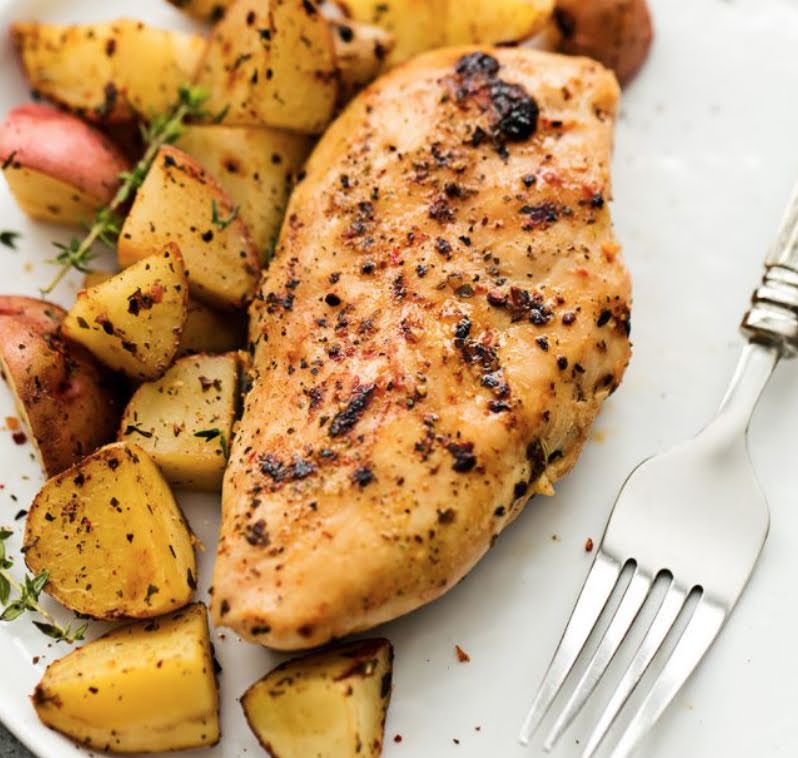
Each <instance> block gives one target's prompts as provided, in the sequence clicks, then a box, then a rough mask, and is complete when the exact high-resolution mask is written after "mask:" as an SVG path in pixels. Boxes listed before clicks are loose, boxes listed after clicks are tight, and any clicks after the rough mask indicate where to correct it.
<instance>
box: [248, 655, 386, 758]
mask: <svg viewBox="0 0 798 758" xmlns="http://www.w3.org/2000/svg"><path fill="white" fill-rule="evenodd" d="M392 672H393V647H392V646H391V643H390V642H389V641H388V640H386V639H368V640H359V641H357V642H351V643H349V644H347V645H342V646H339V647H336V648H333V649H330V650H327V651H324V652H321V653H315V654H313V655H308V656H305V657H302V658H294V659H293V660H290V661H286V662H285V663H282V664H280V665H279V666H277V668H275V669H273V670H272V671H270V672H269V673H268V674H267V675H266V676H265V677H264V678H263V679H261V680H260V681H259V682H256V683H255V684H253V685H252V686H251V687H250V688H249V689H248V690H247V691H246V692H245V693H244V696H243V697H242V698H241V705H242V706H243V708H244V713H245V715H246V717H247V721H248V722H249V726H250V728H251V729H252V731H253V732H254V733H255V735H256V736H257V738H258V740H259V741H260V743H261V745H263V747H264V748H265V749H266V751H267V752H268V753H269V755H272V756H279V758H308V756H324V758H351V757H352V756H355V755H356V756H362V758H379V756H380V755H381V754H382V743H383V737H384V732H385V715H386V713H387V711H388V703H389V702H390V698H391V678H392Z"/></svg>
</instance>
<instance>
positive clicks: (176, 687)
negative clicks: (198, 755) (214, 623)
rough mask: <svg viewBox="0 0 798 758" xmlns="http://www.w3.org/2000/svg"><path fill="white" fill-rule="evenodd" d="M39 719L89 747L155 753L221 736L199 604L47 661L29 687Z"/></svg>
mask: <svg viewBox="0 0 798 758" xmlns="http://www.w3.org/2000/svg"><path fill="white" fill-rule="evenodd" d="M33 707H34V708H35V709H36V713H37V715H38V716H39V718H40V719H41V720H42V722H43V723H44V724H46V725H47V726H49V727H50V728H51V729H55V730H57V731H59V732H61V733H62V734H65V735H67V737H71V738H72V739H73V740H75V741H76V742H77V743H79V744H80V745H81V746H83V747H86V748H89V749H90V750H107V751H110V752H112V753H157V752H162V751H163V752H165V751H169V750H183V749H187V748H199V747H207V746H209V745H214V744H216V743H217V742H218V741H219V736H220V733H219V691H218V684H217V682H216V677H215V674H214V660H213V652H212V650H211V642H210V634H209V632H208V615H207V612H206V610H205V606H203V605H202V604H199V603H197V604H195V605H191V606H189V607H188V608H184V609H183V610H181V611H178V612H177V613H173V614H172V615H170V616H165V617H163V618H160V619H156V620H152V621H147V622H138V623H135V624H128V625H127V626H123V627H121V628H119V629H115V630H113V631H112V632H109V633H108V634H106V635H105V636H104V637H100V638H99V639H98V640H95V641H94V642H89V643H88V644H86V645H84V646H83V647H81V648H79V649H77V650H73V651H72V652H71V653H69V654H68V655H65V656H64V657H63V658H60V659H59V660H57V661H55V662H53V663H51V664H50V665H49V666H48V667H47V670H46V671H45V672H44V676H43V677H42V679H41V681H40V682H39V684H38V685H37V686H36V689H35V691H34V693H33Z"/></svg>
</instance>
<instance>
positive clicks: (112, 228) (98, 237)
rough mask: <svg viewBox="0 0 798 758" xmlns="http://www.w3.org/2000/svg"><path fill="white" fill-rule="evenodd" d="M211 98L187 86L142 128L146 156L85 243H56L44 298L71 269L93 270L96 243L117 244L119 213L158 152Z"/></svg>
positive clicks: (124, 179)
mask: <svg viewBox="0 0 798 758" xmlns="http://www.w3.org/2000/svg"><path fill="white" fill-rule="evenodd" d="M207 96H208V95H207V93H206V92H205V91H204V90H202V89H200V88H198V87H189V86H185V85H184V86H182V87H180V89H179V90H178V99H177V103H175V105H174V106H173V107H172V108H171V109H170V110H169V111H168V112H167V113H162V114H159V115H157V116H155V117H154V118H153V119H152V120H151V121H150V123H149V124H147V125H146V126H144V127H142V130H141V134H142V137H143V138H144V144H146V145H147V149H146V150H145V152H144V155H143V156H142V158H141V160H139V162H138V163H137V164H136V165H135V166H134V167H133V169H132V170H130V171H123V172H122V173H120V174H119V179H120V181H121V184H120V185H119V189H118V190H117V191H116V194H115V195H114V197H113V199H112V200H111V202H110V203H108V205H106V206H105V207H103V208H100V210H98V211H97V213H96V214H95V216H94V221H93V222H92V224H91V226H89V227H88V231H87V234H86V235H85V236H84V237H83V238H82V239H78V238H76V237H73V238H72V239H71V240H70V241H69V242H68V243H66V244H63V243H61V242H53V244H54V245H55V247H56V248H57V249H58V250H59V251H60V252H59V253H58V255H56V257H55V258H52V259H51V260H50V261H48V262H49V263H53V264H55V265H58V266H60V267H61V268H60V270H59V271H58V273H57V274H56V275H55V277H54V278H53V280H52V281H51V282H50V284H48V285H47V287H45V288H44V289H43V290H42V291H41V292H42V294H43V295H47V294H49V293H50V292H52V291H53V290H54V289H55V288H56V287H57V286H58V284H59V282H60V281H61V280H62V279H63V278H64V276H66V274H67V272H68V271H69V270H70V269H72V268H75V269H77V270H78V271H82V272H84V273H86V272H88V271H90V270H91V269H90V267H89V264H90V263H91V262H92V261H93V260H94V258H96V257H97V256H96V253H94V251H93V250H92V246H93V245H94V243H95V242H97V241H100V242H102V243H104V244H105V245H107V246H108V247H113V246H114V245H115V244H116V241H117V239H118V237H119V232H120V230H121V228H122V218H121V217H120V216H119V214H118V213H117V211H118V210H119V208H120V207H122V206H123V205H124V204H125V203H126V202H127V201H128V200H130V198H131V197H132V196H133V195H134V194H135V192H136V190H138V188H139V187H141V185H142V184H143V183H144V179H145V177H146V176H147V172H148V171H149V170H150V166H151V165H152V162H153V161H154V160H155V156H156V155H157V153H158V150H160V148H161V147H162V146H163V145H170V144H172V143H173V142H175V140H177V138H178V137H180V135H181V134H182V133H183V127H184V125H185V121H186V119H187V118H190V117H194V116H200V115H202V113H203V111H202V104H203V103H204V102H205V100H206V98H207Z"/></svg>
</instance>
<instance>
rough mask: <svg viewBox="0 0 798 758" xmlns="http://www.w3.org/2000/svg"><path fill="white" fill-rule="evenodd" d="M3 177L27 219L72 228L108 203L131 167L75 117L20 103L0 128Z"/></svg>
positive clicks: (123, 157) (101, 135) (106, 142)
mask: <svg viewBox="0 0 798 758" xmlns="http://www.w3.org/2000/svg"><path fill="white" fill-rule="evenodd" d="M0 160H1V161H2V162H3V176H4V177H5V179H6V181H7V182H8V186H9V188H10V189H11V192H12V193H13V195H14V197H15V199H16V201H17V203H18V205H19V206H20V208H21V209H22V210H23V211H24V212H25V213H27V214H28V215H29V216H31V217H33V218H36V219H41V220H43V221H51V222H55V223H63V224H69V225H80V224H81V223H82V222H84V221H86V220H87V219H90V218H91V217H92V215H93V214H94V212H95V210H96V209H97V208H100V207H102V206H104V205H107V204H108V202H109V201H110V200H111V199H112V198H113V196H114V193H115V192H116V189H117V187H118V186H119V173H120V172H121V171H124V170H126V169H127V168H129V162H128V160H127V159H126V158H125V156H124V155H123V154H122V153H121V152H120V151H119V150H118V149H117V148H116V147H115V146H114V145H113V144H112V143H111V142H110V141H109V140H108V139H107V138H106V137H105V136H104V135H103V134H102V133H101V132H99V131H97V130H96V129H93V128H92V127H90V126H89V125H88V124H85V123H84V122H83V121H81V120H80V119H79V118H78V117H77V116H72V115H70V114H68V113H64V112H62V111H59V110H56V109H55V108H52V107H50V106H48V105H38V104H28V105H20V106H17V107H16V108H13V109H12V110H11V111H9V113H8V115H7V116H6V119H5V121H4V122H3V124H2V126H0Z"/></svg>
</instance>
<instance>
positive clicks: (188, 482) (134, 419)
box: [119, 353, 239, 491]
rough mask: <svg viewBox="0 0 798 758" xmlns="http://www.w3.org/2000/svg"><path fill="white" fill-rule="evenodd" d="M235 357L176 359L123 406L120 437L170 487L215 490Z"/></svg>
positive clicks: (232, 398)
mask: <svg viewBox="0 0 798 758" xmlns="http://www.w3.org/2000/svg"><path fill="white" fill-rule="evenodd" d="M238 370H239V360H238V356H237V354H236V353H227V354H226V355H195V356H189V357H187V358H181V359H180V360H179V361H177V362H176V363H175V364H174V365H173V366H172V368H170V369H169V370H168V371H167V372H166V374H164V375H163V376H162V377H161V378H160V379H159V380H158V381H156V382H147V383H145V384H142V385H141V386H140V387H139V388H138V389H137V390H136V392H135V393H134V394H133V397H132V398H131V399H130V403H128V406H127V409H126V410H125V413H124V415H123V416H122V422H121V425H120V427H119V439H121V440H131V441H135V442H136V443H137V444H138V445H139V446H140V447H142V448H143V449H144V450H145V451H146V452H147V453H148V454H149V455H150V456H151V457H152V459H153V460H154V461H155V462H156V463H157V464H158V468H160V470H161V471H162V472H163V475H164V476H165V477H166V478H167V479H168V480H169V481H170V482H171V483H172V484H173V485H175V486H177V487H185V488H187V489H196V490H209V491H213V490H220V489H221V487H222V477H223V476H224V469H225V466H226V465H227V453H228V446H229V444H230V439H231V437H232V434H233V422H234V420H235V416H236V406H237V404H238V402H237V401H238Z"/></svg>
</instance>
